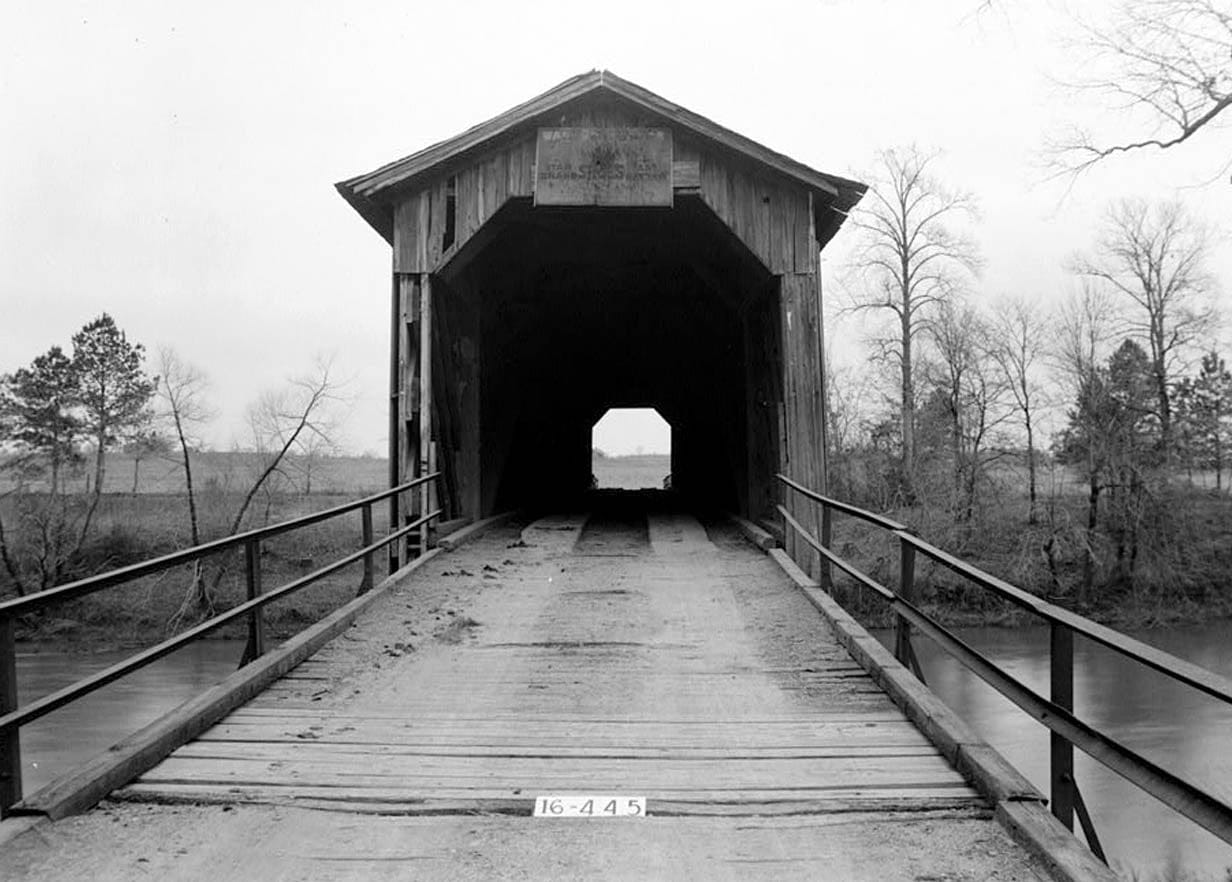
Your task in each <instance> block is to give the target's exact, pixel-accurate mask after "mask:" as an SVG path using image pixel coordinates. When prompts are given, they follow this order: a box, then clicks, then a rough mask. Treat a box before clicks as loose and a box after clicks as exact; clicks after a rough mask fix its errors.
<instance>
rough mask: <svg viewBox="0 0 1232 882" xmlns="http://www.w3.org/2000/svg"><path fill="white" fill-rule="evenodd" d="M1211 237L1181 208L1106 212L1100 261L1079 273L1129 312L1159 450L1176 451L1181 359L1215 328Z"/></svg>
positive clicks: (1079, 265) (1141, 206) (1134, 203)
mask: <svg viewBox="0 0 1232 882" xmlns="http://www.w3.org/2000/svg"><path fill="white" fill-rule="evenodd" d="M1208 242H1209V234H1208V232H1207V230H1206V228H1205V227H1204V226H1203V225H1201V224H1200V223H1198V222H1197V221H1195V220H1194V219H1193V218H1191V217H1190V215H1189V214H1188V213H1187V212H1186V210H1185V208H1184V206H1182V205H1181V204H1180V203H1179V202H1163V203H1158V204H1156V205H1154V206H1152V205H1149V204H1148V203H1146V202H1145V201H1142V200H1125V201H1121V202H1118V203H1115V204H1114V205H1113V206H1112V207H1111V208H1109V210H1108V213H1107V216H1106V219H1105V222H1104V229H1103V233H1102V235H1101V237H1100V240H1099V243H1098V245H1097V248H1096V256H1095V257H1094V258H1091V257H1085V256H1084V257H1079V258H1078V259H1077V260H1076V261H1075V264H1074V269H1075V271H1076V272H1078V273H1080V274H1081V275H1084V276H1086V277H1088V278H1091V279H1094V280H1098V281H1100V282H1102V283H1105V284H1107V285H1108V286H1109V288H1110V289H1111V290H1112V291H1114V292H1115V293H1116V294H1118V295H1119V296H1120V297H1121V298H1123V299H1125V300H1128V301H1129V303H1130V304H1131V305H1132V308H1131V309H1130V310H1129V312H1128V314H1127V315H1126V317H1125V327H1126V329H1127V330H1128V332H1129V333H1131V334H1132V335H1134V336H1135V337H1137V338H1139V339H1140V340H1141V341H1142V342H1143V344H1145V345H1144V348H1145V349H1146V351H1147V355H1148V357H1149V358H1150V363H1151V375H1152V381H1153V383H1154V389H1155V401H1156V405H1155V406H1156V416H1157V417H1158V419H1159V426H1160V443H1161V445H1162V447H1163V449H1164V450H1165V451H1167V450H1168V449H1169V446H1170V443H1171V430H1172V387H1173V384H1174V381H1175V378H1176V374H1177V372H1178V371H1179V370H1180V369H1182V368H1183V367H1184V357H1185V356H1186V355H1188V354H1189V349H1190V347H1192V346H1193V345H1194V344H1196V343H1199V342H1201V341H1202V338H1203V336H1204V335H1205V334H1206V333H1207V332H1208V331H1210V330H1211V328H1212V326H1213V324H1214V322H1215V311H1214V308H1213V306H1212V305H1211V304H1210V302H1209V297H1208V295H1209V294H1210V292H1211V290H1212V287H1213V282H1212V280H1211V278H1210V276H1209V275H1207V273H1206V270H1205V267H1204V263H1205V260H1206V255H1207V250H1208Z"/></svg>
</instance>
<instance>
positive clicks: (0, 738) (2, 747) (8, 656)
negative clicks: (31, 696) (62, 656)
mask: <svg viewBox="0 0 1232 882" xmlns="http://www.w3.org/2000/svg"><path fill="white" fill-rule="evenodd" d="M15 624H16V623H15V622H14V620H13V617H12V616H0V716H4V715H5V714H8V713H12V712H13V711H15V710H17V645H16V634H15V633H14V631H15V629H14V625H15ZM20 800H21V727H20V726H13V727H12V728H11V729H8V730H7V731H5V732H3V733H0V819H3V818H5V817H7V816H8V813H9V809H10V808H11V807H12V805H13V804H14V803H16V802H19V801H20Z"/></svg>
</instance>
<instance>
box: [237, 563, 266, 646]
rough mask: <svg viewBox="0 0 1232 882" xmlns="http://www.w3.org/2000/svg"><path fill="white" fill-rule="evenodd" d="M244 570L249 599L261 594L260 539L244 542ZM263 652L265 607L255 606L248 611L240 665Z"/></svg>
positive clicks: (254, 598)
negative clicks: (246, 631)
mask: <svg viewBox="0 0 1232 882" xmlns="http://www.w3.org/2000/svg"><path fill="white" fill-rule="evenodd" d="M244 570H245V572H246V575H247V578H246V580H245V581H246V582H247V588H248V591H247V594H248V599H249V600H256V599H257V598H258V597H260V596H261V540H260V539H250V540H248V541H247V542H245V543H244ZM264 654H265V607H260V606H259V607H257V608H256V609H254V610H252V611H250V612H249V613H248V645H247V646H246V647H245V648H244V657H243V659H241V660H240V667H241V668H242V667H243V666H244V665H246V664H248V663H249V662H250V661H252V660H253V659H255V658H259V657H260V656H262V655H264Z"/></svg>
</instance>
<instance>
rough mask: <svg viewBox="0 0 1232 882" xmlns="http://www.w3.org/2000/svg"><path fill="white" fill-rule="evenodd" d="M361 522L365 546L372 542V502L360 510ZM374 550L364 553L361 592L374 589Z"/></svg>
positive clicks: (364, 592)
mask: <svg viewBox="0 0 1232 882" xmlns="http://www.w3.org/2000/svg"><path fill="white" fill-rule="evenodd" d="M359 515H360V522H361V523H362V525H363V526H362V528H361V529H362V531H363V539H362V540H361V541H362V542H363V544H364V548H367V547H368V546H369V545H371V544H372V504H371V503H369V504H367V505H365V506H364V507H363V508H361V509H360V510H359ZM372 567H373V562H372V552H371V551H369V552H367V553H366V554H365V555H364V576H363V578H362V579H361V580H360V582H359V593H360V594H367V593H368V592H369V591H371V590H372Z"/></svg>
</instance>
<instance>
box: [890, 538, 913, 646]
mask: <svg viewBox="0 0 1232 882" xmlns="http://www.w3.org/2000/svg"><path fill="white" fill-rule="evenodd" d="M898 596H899V597H901V598H902V599H903V600H905V601H907V602H908V603H912V602H914V601H915V546H914V545H912V544H911V543H910V542H908V541H907V540H906V539H903V538H901V537H900V538H899V540H898ZM894 657H895V658H896V659H898V661H899V663H900V664H902V665H905V666H906V667H908V668H910V667H911V666H912V665H911V623H910V622H908V621H907V620H906V619H904V618H903V617H902V616H899V617H898V620H897V621H895V623H894Z"/></svg>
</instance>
